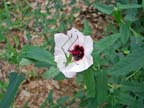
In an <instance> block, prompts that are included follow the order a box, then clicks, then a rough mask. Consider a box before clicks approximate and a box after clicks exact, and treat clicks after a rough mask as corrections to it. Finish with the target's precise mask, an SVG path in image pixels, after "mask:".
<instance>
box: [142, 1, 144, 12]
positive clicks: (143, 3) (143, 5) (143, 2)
mask: <svg viewBox="0 0 144 108" xmlns="http://www.w3.org/2000/svg"><path fill="white" fill-rule="evenodd" d="M142 7H143V10H144V0H142Z"/></svg>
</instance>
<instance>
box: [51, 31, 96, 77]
mask: <svg viewBox="0 0 144 108" xmlns="http://www.w3.org/2000/svg"><path fill="white" fill-rule="evenodd" d="M54 40H55V52H54V58H55V62H56V63H57V67H58V68H59V70H60V71H61V72H62V73H63V74H64V75H65V77H67V78H73V77H75V76H76V74H77V73H78V72H82V71H84V70H86V69H88V68H89V67H90V66H91V65H92V64H93V57H92V55H91V53H92V51H93V40H92V38H91V37H90V36H84V34H83V33H81V32H80V31H78V30H77V29H76V28H72V29H71V30H69V31H68V32H67V35H66V34H64V33H56V34H55V35H54Z"/></svg>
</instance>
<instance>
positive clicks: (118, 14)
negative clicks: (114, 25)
mask: <svg viewBox="0 0 144 108" xmlns="http://www.w3.org/2000/svg"><path fill="white" fill-rule="evenodd" d="M113 16H114V17H115V19H116V21H117V22H118V23H120V22H121V20H122V14H121V11H120V10H119V9H118V8H116V7H115V8H114V11H113Z"/></svg>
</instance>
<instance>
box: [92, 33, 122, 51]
mask: <svg viewBox="0 0 144 108" xmlns="http://www.w3.org/2000/svg"><path fill="white" fill-rule="evenodd" d="M119 37H120V33H116V34H113V35H110V36H107V37H105V38H103V39H101V40H99V41H97V42H95V44H94V54H95V53H96V54H99V53H101V52H103V51H104V50H106V49H108V48H110V47H111V46H112V45H114V43H115V42H116V41H117V40H118V39H119Z"/></svg>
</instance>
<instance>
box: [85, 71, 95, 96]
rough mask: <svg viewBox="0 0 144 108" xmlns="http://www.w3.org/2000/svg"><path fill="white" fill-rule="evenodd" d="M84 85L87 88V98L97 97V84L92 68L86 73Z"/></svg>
mask: <svg viewBox="0 0 144 108" xmlns="http://www.w3.org/2000/svg"><path fill="white" fill-rule="evenodd" d="M83 75H84V83H85V85H86V88H87V96H88V97H95V94H96V90H95V88H96V83H95V79H94V72H93V69H92V68H89V69H88V70H86V71H85V72H84V74H83Z"/></svg>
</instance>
